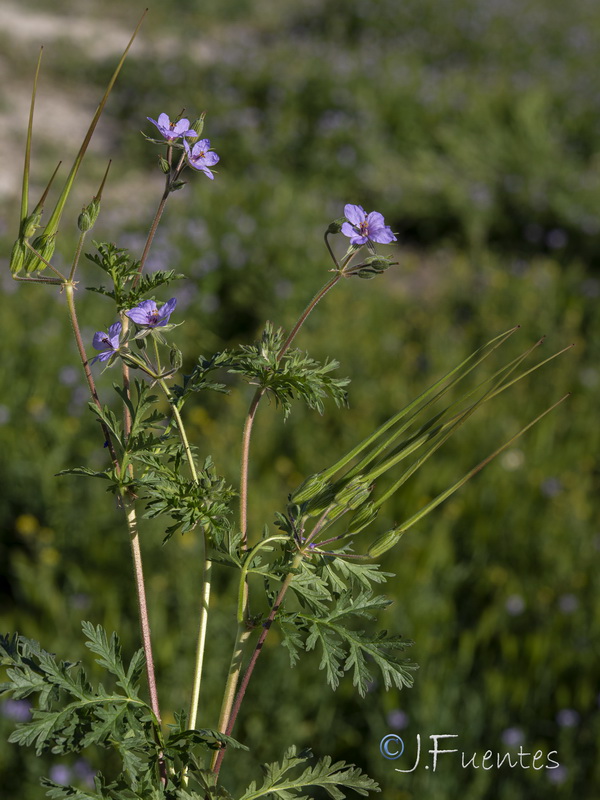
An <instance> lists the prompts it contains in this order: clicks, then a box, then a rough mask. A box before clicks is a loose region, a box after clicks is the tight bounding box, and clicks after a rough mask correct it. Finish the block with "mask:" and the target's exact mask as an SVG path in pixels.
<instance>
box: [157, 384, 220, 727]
mask: <svg viewBox="0 0 600 800" xmlns="http://www.w3.org/2000/svg"><path fill="white" fill-rule="evenodd" d="M158 383H159V386H160V387H161V389H162V390H163V392H164V393H165V395H166V396H167V399H168V400H169V403H170V404H171V408H172V410H173V416H174V417H175V420H176V421H177V427H178V428H179V435H180V437H181V442H182V444H183V447H184V450H185V453H186V456H187V460H188V464H189V466H190V472H191V473H192V480H193V481H194V483H196V484H198V483H199V480H198V473H197V471H196V465H195V464H194V458H193V455H192V449H191V447H190V443H189V440H188V437H187V434H186V431H185V426H184V424H183V420H182V418H181V414H180V413H179V409H178V408H177V403H176V402H175V401H174V399H173V397H172V395H171V393H170V392H169V388H168V386H167V384H166V383H165V381H164V380H162V379H161V380H159V382H158ZM203 543H204V554H205V555H204V564H203V569H202V578H201V586H202V591H201V597H202V599H201V605H200V620H199V625H198V637H197V641H196V662H195V665H194V681H193V685H192V697H191V701H190V712H189V717H188V727H189V728H190V730H193V729H194V728H195V727H196V720H197V719H198V705H199V702H200V687H201V684H202V667H203V664H204V651H205V649H206V632H207V629H208V607H209V602H210V590H211V579H212V562H211V560H210V559H209V558H206V550H207V542H206V536H204V537H203Z"/></svg>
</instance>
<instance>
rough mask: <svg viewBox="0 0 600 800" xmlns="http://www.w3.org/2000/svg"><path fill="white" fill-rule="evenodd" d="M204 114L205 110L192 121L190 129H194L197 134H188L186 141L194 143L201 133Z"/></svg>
mask: <svg viewBox="0 0 600 800" xmlns="http://www.w3.org/2000/svg"><path fill="white" fill-rule="evenodd" d="M205 116H206V111H203V112H202V114H200V116H199V117H198V119H197V120H195V121H194V122H192V125H191V128H190V130H193V131H196V133H197V136H195V137H193V136H189V137H188V141H189V143H190V144H196V142H197V141H198V139H199V138H200V136H201V135H202V131H203V130H204V117H205Z"/></svg>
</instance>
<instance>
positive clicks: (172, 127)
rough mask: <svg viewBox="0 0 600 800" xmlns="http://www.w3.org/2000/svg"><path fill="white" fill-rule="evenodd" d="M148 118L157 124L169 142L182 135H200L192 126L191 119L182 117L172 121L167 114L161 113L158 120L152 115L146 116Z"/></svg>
mask: <svg viewBox="0 0 600 800" xmlns="http://www.w3.org/2000/svg"><path fill="white" fill-rule="evenodd" d="M146 119H147V120H149V121H150V122H151V123H152V124H153V125H156V127H157V128H158V130H159V131H160V132H161V133H162V135H163V136H164V137H165V139H166V140H167V141H168V142H174V141H175V139H180V138H181V137H182V136H198V134H197V133H196V131H193V130H192V129H191V128H190V121H189V119H180V120H177V122H171V120H170V119H169V117H168V115H167V114H160V115H159V117H158V122H157V121H156V120H155V119H152V117H146Z"/></svg>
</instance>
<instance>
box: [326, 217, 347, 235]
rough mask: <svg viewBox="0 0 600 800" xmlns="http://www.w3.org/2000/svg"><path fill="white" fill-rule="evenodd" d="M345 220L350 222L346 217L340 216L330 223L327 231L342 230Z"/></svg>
mask: <svg viewBox="0 0 600 800" xmlns="http://www.w3.org/2000/svg"><path fill="white" fill-rule="evenodd" d="M344 222H348V220H347V219H346V217H339V218H338V219H334V220H333V222H330V223H329V227H328V228H327V230H326V231H325V233H326V234H327V233H339V232H340V231H341V230H342V225H343V224H344Z"/></svg>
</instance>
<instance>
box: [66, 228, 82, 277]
mask: <svg viewBox="0 0 600 800" xmlns="http://www.w3.org/2000/svg"><path fill="white" fill-rule="evenodd" d="M85 235H86V231H81V234H80V236H79V241H78V242H77V249H76V250H75V257H74V258H73V265H72V267H71V272H70V273H69V280H70V281H72V280H73V277H74V275H75V270H76V269H77V265H78V264H79V259H80V257H81V251H82V250H83V243H84V241H85Z"/></svg>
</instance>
